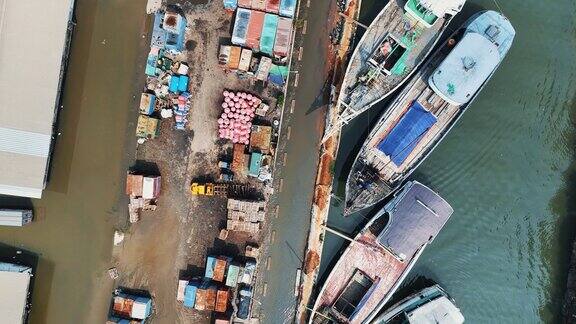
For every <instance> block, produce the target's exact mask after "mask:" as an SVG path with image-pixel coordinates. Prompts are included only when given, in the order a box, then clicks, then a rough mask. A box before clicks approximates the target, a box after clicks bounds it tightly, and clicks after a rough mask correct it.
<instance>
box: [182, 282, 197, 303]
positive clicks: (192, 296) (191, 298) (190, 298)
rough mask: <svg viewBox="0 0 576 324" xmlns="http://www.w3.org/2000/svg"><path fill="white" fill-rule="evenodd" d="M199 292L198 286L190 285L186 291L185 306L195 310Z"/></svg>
mask: <svg viewBox="0 0 576 324" xmlns="http://www.w3.org/2000/svg"><path fill="white" fill-rule="evenodd" d="M197 290H198V284H196V283H189V284H188V285H187V286H186V289H185V290H184V306H186V307H188V308H193V307H194V304H195V303H196V291H197Z"/></svg>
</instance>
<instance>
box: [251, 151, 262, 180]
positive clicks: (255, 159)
mask: <svg viewBox="0 0 576 324" xmlns="http://www.w3.org/2000/svg"><path fill="white" fill-rule="evenodd" d="M261 163H262V153H258V152H252V156H251V157H250V169H249V170H248V174H249V175H251V176H255V177H257V176H258V175H259V174H260V165H261Z"/></svg>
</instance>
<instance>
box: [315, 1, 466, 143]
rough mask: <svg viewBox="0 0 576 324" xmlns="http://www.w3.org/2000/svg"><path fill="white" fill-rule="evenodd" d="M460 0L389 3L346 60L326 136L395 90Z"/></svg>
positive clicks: (457, 9) (458, 7)
mask: <svg viewBox="0 0 576 324" xmlns="http://www.w3.org/2000/svg"><path fill="white" fill-rule="evenodd" d="M464 2H465V0H442V1H437V0H389V1H388V3H387V4H386V6H385V7H384V8H383V9H382V11H380V13H379V14H378V16H377V17H376V18H375V19H374V21H373V22H372V24H370V26H369V27H368V28H367V29H366V31H365V33H364V35H363V36H362V38H361V40H360V42H359V43H358V46H356V48H355V49H354V52H353V54H352V56H351V58H350V63H349V64H348V67H347V69H346V73H345V75H344V79H343V82H342V86H341V88H340V89H341V91H340V94H339V99H338V103H337V107H336V109H338V111H339V119H338V121H337V122H336V123H335V124H334V125H327V128H326V132H325V133H326V136H329V135H330V134H331V133H332V132H333V131H334V130H336V129H338V128H340V127H341V126H342V125H343V124H346V123H348V122H350V121H351V120H352V119H353V118H354V117H356V116H358V115H359V114H361V113H362V112H364V111H366V110H367V109H369V108H370V107H372V106H374V105H375V104H377V103H378V102H379V101H381V100H382V99H384V98H386V97H387V96H388V95H390V94H391V93H392V92H394V91H395V90H396V89H398V88H399V87H400V86H401V85H402V84H403V83H404V82H405V81H406V80H407V79H408V78H409V77H410V76H411V75H412V73H413V72H414V71H416V70H417V69H418V67H419V66H420V65H421V63H422V62H424V60H425V59H426V57H427V56H428V55H429V54H430V52H431V51H432V49H433V48H434V46H435V45H436V43H437V42H438V40H439V38H440V36H441V35H442V33H443V32H444V31H445V30H446V28H447V27H448V24H449V23H450V21H452V18H453V17H454V16H455V15H456V14H457V13H458V12H460V10H461V9H462V7H463V6H464Z"/></svg>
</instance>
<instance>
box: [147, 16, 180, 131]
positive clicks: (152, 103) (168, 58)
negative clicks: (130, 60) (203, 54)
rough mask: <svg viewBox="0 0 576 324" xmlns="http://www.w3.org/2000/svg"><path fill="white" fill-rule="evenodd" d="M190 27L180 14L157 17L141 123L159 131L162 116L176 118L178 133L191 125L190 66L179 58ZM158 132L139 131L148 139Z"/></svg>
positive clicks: (155, 18)
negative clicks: (189, 117) (187, 29)
mask: <svg viewBox="0 0 576 324" xmlns="http://www.w3.org/2000/svg"><path fill="white" fill-rule="evenodd" d="M186 28H187V21H186V18H185V17H184V16H183V15H181V14H180V13H177V12H174V11H166V12H164V11H158V12H156V13H155V14H154V26H153V30H152V40H151V44H150V53H149V54H148V60H147V61H146V70H145V73H146V75H147V76H148V77H147V80H146V91H145V92H144V93H143V94H142V99H141V100H140V113H141V114H142V115H144V116H147V117H143V118H140V119H139V122H140V121H142V123H147V125H152V124H153V125H152V126H154V127H156V129H157V128H158V123H159V119H158V117H161V118H172V117H174V122H175V126H174V128H175V129H178V130H185V129H186V125H187V123H188V113H189V111H190V97H191V95H190V91H189V82H190V77H189V76H188V71H189V66H188V64H187V63H186V62H184V61H182V60H180V59H179V58H180V57H181V56H182V55H180V54H181V52H182V51H183V50H184V38H185V34H186ZM158 112H159V113H158ZM151 120H152V121H151ZM143 129H144V128H143ZM155 133H156V132H155V131H152V130H148V131H145V132H139V133H138V134H137V136H138V137H139V138H142V139H143V140H145V139H148V138H155V137H156V136H157V134H156V135H154V134H155ZM143 140H142V141H141V142H143Z"/></svg>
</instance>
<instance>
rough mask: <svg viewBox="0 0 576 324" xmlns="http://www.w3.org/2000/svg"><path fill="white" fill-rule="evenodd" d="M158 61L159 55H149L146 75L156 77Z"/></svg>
mask: <svg viewBox="0 0 576 324" xmlns="http://www.w3.org/2000/svg"><path fill="white" fill-rule="evenodd" d="M157 60H158V55H155V54H152V53H150V54H148V59H147V60H146V75H148V76H155V75H156V61H157Z"/></svg>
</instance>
